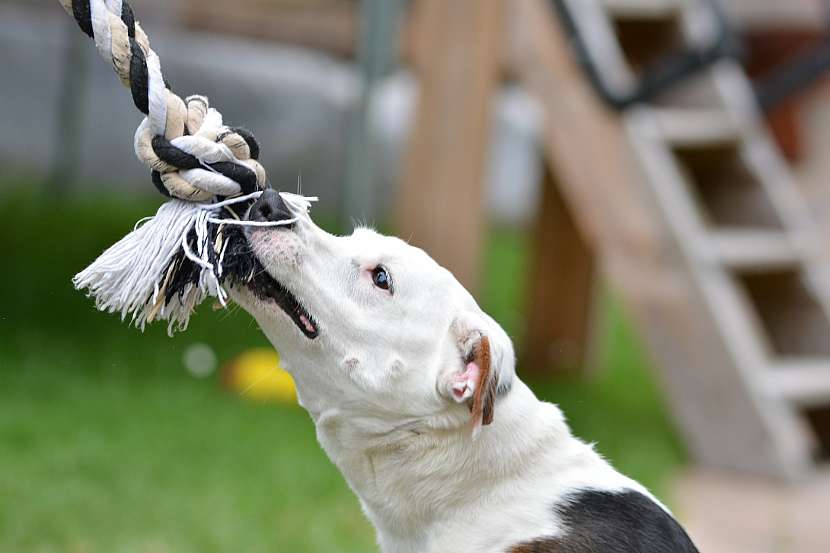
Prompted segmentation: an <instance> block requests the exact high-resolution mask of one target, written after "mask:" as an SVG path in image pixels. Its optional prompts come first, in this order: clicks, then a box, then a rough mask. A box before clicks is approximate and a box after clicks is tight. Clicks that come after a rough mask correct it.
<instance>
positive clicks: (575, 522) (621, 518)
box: [509, 490, 699, 553]
mask: <svg viewBox="0 0 830 553" xmlns="http://www.w3.org/2000/svg"><path fill="white" fill-rule="evenodd" d="M554 510H555V512H556V514H557V515H558V517H559V518H560V519H561V520H562V523H563V524H564V525H565V528H566V531H565V533H564V535H562V536H559V537H556V538H539V539H537V540H533V541H530V542H526V543H523V544H519V545H516V546H514V547H513V548H511V549H510V551H509V553H699V552H698V550H697V548H696V547H695V546H694V544H693V543H692V541H691V540H690V539H689V536H688V535H687V534H686V532H685V531H684V530H683V528H682V527H681V526H680V524H678V523H677V521H676V520H674V518H672V517H671V515H669V514H668V513H667V512H666V511H664V510H663V509H661V508H660V506H659V505H657V504H656V503H654V502H653V501H652V500H650V499H649V498H648V497H646V496H644V495H643V494H641V493H639V492H635V491H627V492H622V493H613V492H607V491H596V490H586V491H581V492H578V493H575V494H573V495H572V496H570V497H569V498H567V499H566V501H564V502H563V503H562V504H561V505H557V506H556V507H554Z"/></svg>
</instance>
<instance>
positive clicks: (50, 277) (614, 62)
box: [0, 0, 830, 553]
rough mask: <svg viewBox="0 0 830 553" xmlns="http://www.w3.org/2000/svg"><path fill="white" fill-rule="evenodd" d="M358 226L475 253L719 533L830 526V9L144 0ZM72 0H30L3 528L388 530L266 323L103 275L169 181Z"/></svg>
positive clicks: (5, 347)
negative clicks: (118, 289) (91, 285)
mask: <svg viewBox="0 0 830 553" xmlns="http://www.w3.org/2000/svg"><path fill="white" fill-rule="evenodd" d="M132 5H133V8H134V10H135V13H136V15H137V17H138V19H139V20H141V22H142V24H143V27H144V29H145V30H146V31H147V33H148V35H149V36H150V38H151V40H152V43H153V47H154V49H155V50H156V51H157V52H158V53H159V55H160V57H161V60H162V64H163V67H164V71H165V77H167V79H168V80H169V81H170V83H171V85H172V87H173V89H174V90H175V91H177V92H178V93H179V94H180V95H182V96H184V95H188V94H191V93H201V94H205V95H207V96H209V97H210V99H211V102H212V104H213V105H214V106H217V107H219V108H220V109H221V111H222V112H223V114H224V115H225V120H226V121H227V122H230V123H232V124H235V125H243V126H246V127H248V128H250V129H251V130H252V131H254V133H255V134H256V136H257V138H258V140H259V143H260V144H261V146H262V161H263V164H264V165H265V167H266V168H267V170H268V172H269V176H270V178H271V181H272V182H273V184H274V186H275V187H276V188H278V189H283V190H289V191H296V190H297V189H298V188H299V187H301V189H302V192H303V193H305V194H307V195H319V196H320V202H319V203H318V204H317V205H316V206H315V210H314V214H315V218H316V219H317V220H318V221H319V222H320V223H321V224H322V226H324V227H325V228H327V229H328V230H330V231H333V232H349V231H350V229H351V228H352V226H353V224H355V223H368V224H371V225H373V226H377V227H378V228H380V229H382V230H383V231H386V232H390V233H395V234H398V235H400V236H402V237H405V238H409V239H410V240H411V242H413V243H415V244H417V245H420V246H423V247H424V248H425V249H427V251H428V252H429V253H431V254H432V255H433V256H434V257H435V258H436V259H438V260H439V262H441V263H442V264H444V265H446V266H447V267H449V268H450V269H451V270H453V271H454V272H455V273H456V275H457V276H458V277H459V279H460V280H461V281H462V282H463V283H464V284H465V285H466V286H467V287H468V288H469V289H470V290H471V291H472V292H473V293H474V294H475V295H476V297H477V298H478V300H479V301H480V303H481V304H482V305H483V307H484V308H485V309H486V310H487V311H488V312H490V313H491V314H492V315H493V316H494V317H495V318H496V319H497V320H498V321H499V322H500V323H501V324H502V325H503V326H504V327H505V328H506V329H507V331H508V333H509V334H510V335H511V337H512V338H513V339H514V341H515V343H516V349H517V352H518V353H519V365H518V370H519V374H520V376H521V377H522V378H524V379H525V380H527V381H528V382H529V383H531V385H532V386H533V388H534V389H535V390H536V391H537V393H538V394H539V395H540V396H541V397H542V398H544V399H546V400H549V401H553V402H556V403H558V404H559V405H560V406H561V407H562V409H563V410H564V411H565V413H566V415H567V417H568V419H569V421H570V423H571V425H572V426H573V429H574V431H575V433H576V434H577V435H579V436H581V437H582V438H583V439H585V440H587V441H595V442H597V449H598V450H599V451H600V452H601V453H602V454H603V455H605V456H606V457H607V458H608V459H610V460H611V461H612V462H613V463H614V464H615V465H616V466H617V467H618V468H619V469H620V470H621V471H623V472H624V473H626V474H629V475H630V476H632V477H634V478H636V479H639V480H641V481H642V482H643V483H644V484H646V485H647V486H648V487H650V488H651V489H652V490H653V491H654V492H655V493H656V494H657V495H658V496H659V497H661V498H662V499H663V500H664V501H665V502H666V503H667V504H668V505H670V506H671V507H672V508H673V509H674V510H675V512H676V514H677V515H678V517H679V518H680V519H681V520H682V521H683V522H684V523H685V524H686V525H687V527H688V529H689V532H690V534H691V535H692V537H693V538H694V539H695V540H696V541H697V542H698V545H699V547H700V549H701V551H704V552H709V553H718V552H724V553H725V552H729V553H744V552H746V553H764V552H781V553H820V552H824V551H830V528H828V527H827V524H826V520H825V518H826V513H828V512H830V472H828V470H827V465H826V463H827V461H828V459H830V318H828V314H829V313H830V280H828V278H829V277H830V273H828V271H827V268H828V264H827V263H828V260H827V253H828V239H830V180H829V179H828V178H829V177H830V156H828V155H827V152H828V151H830V88H828V79H827V70H828V69H830V9H828V5H826V4H825V3H824V2H823V1H822V0H790V1H788V2H780V1H778V0H720V1H715V0H552V1H547V0H511V1H507V0H454V1H453V2H442V1H441V0H409V1H407V0H362V1H349V0H236V1H235V2H224V1H220V0H198V1H197V0H165V1H162V0H134V1H133V2H132ZM140 120H141V117H140V115H139V114H138V112H137V111H136V110H135V108H134V107H133V105H132V102H131V99H130V95H129V93H128V91H126V90H124V89H122V87H121V85H120V83H119V82H118V80H117V78H116V77H115V76H114V74H113V72H112V70H111V69H110V68H109V67H107V66H106V64H105V63H103V62H102V61H101V59H100V58H99V57H98V54H97V52H96V51H95V48H94V47H93V44H92V43H91V42H90V41H89V40H88V39H87V38H86V37H84V36H83V35H82V33H80V32H79V31H78V29H77V27H76V25H75V23H74V21H71V20H70V18H68V17H67V16H66V14H65V13H64V12H63V10H62V9H61V8H60V6H59V4H58V2H54V1H51V0H0V125H2V128H3V130H4V132H2V133H0V161H2V165H0V220H2V221H3V224H2V231H0V237H2V244H3V254H2V257H1V258H0V259H2V261H0V266H1V267H2V270H0V551H9V552H53V551H55V552H64V551H66V552H99V551H101V552H103V551H106V552H113V551H118V552H121V551H124V552H168V551H170V552H189V551H193V552H195V551H199V552H203V551H246V552H248V551H250V552H259V551H262V552H265V551H286V550H290V551H297V552H301V551H302V552H306V551H307V552H323V551H326V552H330V551H342V552H358V551H361V552H363V551H376V550H377V548H376V546H375V545H374V536H373V531H372V529H371V527H370V525H369V524H368V523H367V522H366V521H365V520H364V518H363V516H362V514H361V513H360V508H359V505H358V502H357V500H356V499H355V497H354V496H353V495H352V494H351V492H350V491H349V490H348V488H347V486H346V485H345V483H344V481H343V479H342V478H341V477H340V475H339V474H338V473H337V471H336V470H335V468H334V467H333V466H332V465H331V464H330V463H329V461H328V460H327V459H326V458H325V455H324V454H323V452H322V451H321V450H320V448H319V447H318V446H317V443H316V440H315V437H314V429H313V427H312V424H311V422H310V420H309V418H308V416H307V415H306V414H305V413H304V412H303V411H302V410H301V409H300V408H299V407H297V406H296V404H295V399H294V396H293V393H292V389H291V382H290V379H288V378H287V377H286V375H285V374H284V373H282V372H280V369H279V362H278V356H277V354H276V353H275V352H273V350H271V349H270V346H269V344H268V342H267V341H266V340H265V339H264V337H263V336H262V335H261V333H260V332H259V331H258V329H257V327H256V325H255V323H254V322H253V321H252V319H251V318H250V317H249V316H248V315H246V314H245V313H244V312H241V311H240V310H239V309H236V308H231V309H228V310H214V309H211V306H210V305H208V304H207V303H206V304H205V305H203V306H202V307H201V308H200V309H199V313H198V314H197V315H196V316H194V317H193V319H192V320H191V327H190V329H189V330H188V331H187V332H185V333H181V334H178V335H176V336H174V337H173V338H169V337H167V335H166V334H165V329H164V328H162V327H161V326H159V327H157V328H156V327H153V328H149V329H148V330H147V331H146V332H144V333H143V334H141V333H140V332H139V331H137V330H135V329H133V328H130V327H129V326H128V325H127V324H126V323H120V322H119V321H118V319H117V318H115V317H113V316H107V315H104V314H100V313H98V312H96V311H95V309H94V306H93V304H92V302H91V301H90V300H88V299H86V298H85V297H84V296H83V294H81V293H78V292H76V291H74V290H73V289H72V285H71V282H70V281H71V277H72V276H73V275H74V274H75V273H76V272H78V271H80V270H81V269H83V268H84V267H85V266H86V265H87V264H88V263H90V262H91V261H92V260H93V259H94V258H95V257H96V256H97V255H98V253H100V252H101V251H102V250H103V249H104V248H106V247H107V246H109V245H110V244H112V243H113V242H114V241H116V240H117V239H118V238H120V237H121V236H123V235H124V234H125V233H126V232H128V231H129V230H130V229H131V228H132V226H133V224H134V223H135V221H137V220H138V219H140V218H141V217H144V216H147V215H151V214H152V213H154V211H155V210H156V209H157V207H158V206H159V205H160V203H161V198H160V197H159V196H158V195H157V193H156V192H155V190H154V188H153V186H152V184H151V182H150V179H149V176H148V175H147V174H146V171H145V168H144V167H143V166H142V165H141V164H140V163H139V162H138V161H137V160H136V159H135V158H134V154H133V150H132V139H133V132H134V129H135V127H136V126H137V125H138V124H139V122H140Z"/></svg>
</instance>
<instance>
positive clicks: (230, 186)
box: [59, 0, 316, 334]
mask: <svg viewBox="0 0 830 553" xmlns="http://www.w3.org/2000/svg"><path fill="white" fill-rule="evenodd" d="M59 1H60V3H61V5H62V6H63V8H64V10H66V12H67V13H69V14H70V15H71V16H72V17H74V18H75V21H76V22H77V23H78V26H79V27H80V28H81V30H82V31H83V32H84V33H86V34H87V35H88V36H89V37H91V38H92V39H94V40H95V45H96V47H97V48H98V51H99V53H100V54H101V56H102V57H103V58H104V59H105V60H106V61H108V62H109V63H110V64H111V65H112V67H113V69H115V72H116V74H117V75H118V77H119V79H121V82H122V83H124V85H125V86H127V87H129V89H130V91H131V92H132V96H133V102H134V103H135V105H136V107H137V108H138V109H139V110H140V111H141V112H142V113H144V114H145V115H146V117H145V118H144V120H143V121H142V122H141V124H140V125H139V127H138V129H137V130H136V133H135V141H134V146H135V152H136V155H137V156H138V158H139V159H140V160H141V161H142V162H143V163H144V164H145V165H147V167H149V168H150V170H151V171H152V175H153V183H154V184H155V185H156V188H158V190H159V191H160V192H161V193H162V194H164V195H166V196H168V197H172V198H173V199H172V200H170V201H168V202H166V203H165V204H164V205H162V206H161V207H160V208H159V210H158V212H157V213H156V214H155V215H154V216H152V217H147V218H145V219H144V220H142V221H141V222H140V224H138V225H136V227H135V229H133V231H132V232H130V233H129V234H127V235H126V236H125V237H124V238H122V239H121V240H119V241H118V242H117V243H116V244H114V245H112V246H110V247H109V248H108V249H107V250H105V251H104V252H103V253H102V254H101V255H100V256H99V257H98V258H97V259H96V260H95V261H94V262H93V263H92V264H90V265H89V267H87V268H86V269H84V270H83V271H81V272H80V273H78V274H77V275H75V277H74V279H73V283H74V284H75V287H76V288H77V289H79V290H82V289H85V290H87V291H88V293H89V295H90V296H92V297H94V298H95V303H96V305H97V307H98V309H100V310H102V311H108V312H110V313H120V315H121V318H122V319H125V318H127V317H130V318H131V320H132V322H133V323H134V324H135V325H136V326H138V327H139V328H141V329H143V328H144V326H145V325H146V324H147V323H150V322H153V321H156V320H166V321H167V322H168V326H167V330H168V333H171V334H172V332H173V331H175V330H184V329H185V328H187V324H188V321H189V320H190V316H191V315H192V313H193V311H194V309H195V308H196V306H198V305H199V304H200V303H201V302H202V301H203V300H204V299H206V298H207V297H214V298H216V299H217V300H218V301H219V303H220V304H222V305H226V300H227V298H228V294H227V292H226V291H225V289H224V288H223V286H235V285H250V283H251V282H252V281H253V279H255V278H257V277H258V276H259V275H261V274H262V273H263V271H264V269H263V268H262V266H261V264H259V261H258V260H257V259H256V257H255V256H252V255H251V252H250V246H249V244H248V241H247V238H246V237H245V234H244V226H249V227H250V226H279V225H290V224H293V223H294V222H295V221H296V219H288V220H284V221H268V222H254V221H247V220H244V217H242V213H244V212H245V210H246V209H247V207H248V206H250V205H251V203H253V201H255V200H256V199H257V198H258V197H259V196H260V195H261V194H262V190H264V189H265V188H268V187H269V186H270V185H269V183H268V179H267V177H266V175H265V169H263V167H262V165H260V163H259V162H258V161H257V158H258V157H259V145H258V144H257V142H256V139H255V138H254V136H253V135H252V134H251V133H250V132H249V131H246V130H245V129H241V128H231V127H227V126H225V125H224V124H223V122H222V114H221V113H219V112H218V111H217V110H216V109H214V108H211V107H210V104H209V102H208V99H207V98H205V97H204V96H198V95H195V96H189V97H187V98H185V99H184V100H182V99H181V98H179V97H178V96H177V95H176V94H175V93H174V92H173V91H172V90H170V86H169V85H168V84H167V82H166V81H165V80H164V77H163V75H162V72H161V63H160V62H159V58H158V56H157V55H156V53H155V52H154V51H153V50H152V49H151V48H150V41H149V39H148V38H147V35H146V34H145V33H144V31H143V30H142V29H141V26H140V25H139V24H138V22H137V21H136V20H135V16H134V15H133V10H132V8H131V7H130V5H129V4H128V3H127V2H126V0H59ZM281 196H282V198H283V200H284V201H285V202H286V204H287V205H289V206H291V210H292V213H295V214H300V213H304V212H307V211H308V209H309V207H310V202H312V201H314V200H316V198H304V197H302V196H298V195H294V194H286V193H281ZM214 197H217V198H216V201H214V202H212V203H211V202H210V200H211V199H213V198H214ZM226 198H230V199H226ZM202 202H205V203H202Z"/></svg>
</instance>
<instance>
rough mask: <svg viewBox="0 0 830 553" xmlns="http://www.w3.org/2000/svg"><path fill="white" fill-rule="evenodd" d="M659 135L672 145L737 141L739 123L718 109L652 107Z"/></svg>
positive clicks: (739, 131) (697, 145) (691, 146)
mask: <svg viewBox="0 0 830 553" xmlns="http://www.w3.org/2000/svg"><path fill="white" fill-rule="evenodd" d="M651 115H652V117H653V120H654V123H655V127H656V130H657V132H658V133H659V134H660V136H661V137H662V138H663V139H664V140H666V141H667V142H669V143H670V144H671V145H672V146H675V147H688V148H693V147H704V146H712V145H718V144H730V143H733V144H734V143H736V142H738V141H740V139H741V137H742V136H741V128H740V125H738V123H737V122H736V121H735V120H734V117H733V116H732V115H731V114H729V113H728V112H725V111H721V110H718V109H680V108H657V109H652V110H651Z"/></svg>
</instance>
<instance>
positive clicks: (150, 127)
mask: <svg viewBox="0 0 830 553" xmlns="http://www.w3.org/2000/svg"><path fill="white" fill-rule="evenodd" d="M59 1H60V3H61V5H62V6H63V9H64V10H66V12H67V13H68V14H69V15H71V16H72V17H74V18H75V21H76V22H77V23H78V26H79V27H80V28H81V30H82V31H83V32H84V33H85V34H86V35H88V36H89V37H90V38H92V39H93V40H94V41H95V45H96V47H97V48H98V52H99V53H100V54H101V56H102V57H103V58H104V60H106V61H107V62H109V63H110V64H111V65H112V67H113V69H114V70H115V72H116V74H117V75H118V78H119V79H120V80H121V82H122V83H123V84H124V86H126V87H128V88H129V89H130V91H131V93H132V97H133V103H135V106H136V107H137V108H138V109H139V111H141V112H142V113H144V114H145V115H146V116H147V117H145V118H144V120H143V121H142V123H141V125H139V127H138V129H137V130H136V133H135V140H134V147H135V153H136V155H137V156H138V158H139V159H140V160H141V161H142V163H144V164H145V165H146V166H147V167H149V168H150V170H151V172H152V178H153V183H154V184H155V186H156V188H157V189H158V190H159V192H161V193H162V194H164V195H165V196H168V197H175V198H179V199H182V200H188V201H191V202H204V201H208V200H210V199H211V198H213V197H214V196H222V197H227V196H236V195H239V194H251V193H253V192H255V191H257V190H262V189H265V188H267V187H268V179H267V176H266V174H265V169H264V168H263V167H262V165H261V164H260V163H259V162H258V161H257V159H258V157H259V145H258V144H257V142H256V139H255V138H254V136H253V135H252V134H251V133H250V132H249V131H247V130H245V129H242V128H231V127H227V126H225V125H224V124H223V121H222V114H221V113H219V111H217V110H216V109H214V108H211V107H210V103H209V102H208V99H207V98H206V97H205V96H199V95H193V96H188V97H187V98H185V99H184V100H182V99H181V98H180V97H179V96H177V95H176V94H175V93H174V92H173V91H172V90H171V89H170V86H169V85H168V83H167V81H165V79H164V77H163V75H162V71H161V63H160V61H159V57H158V55H156V53H155V52H154V51H153V50H152V48H150V40H149V39H148V38H147V35H146V34H145V33H144V30H143V29H142V28H141V25H139V23H138V21H136V20H135V16H134V14H133V10H132V8H131V7H130V4H129V3H128V2H127V1H126V0H59Z"/></svg>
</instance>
